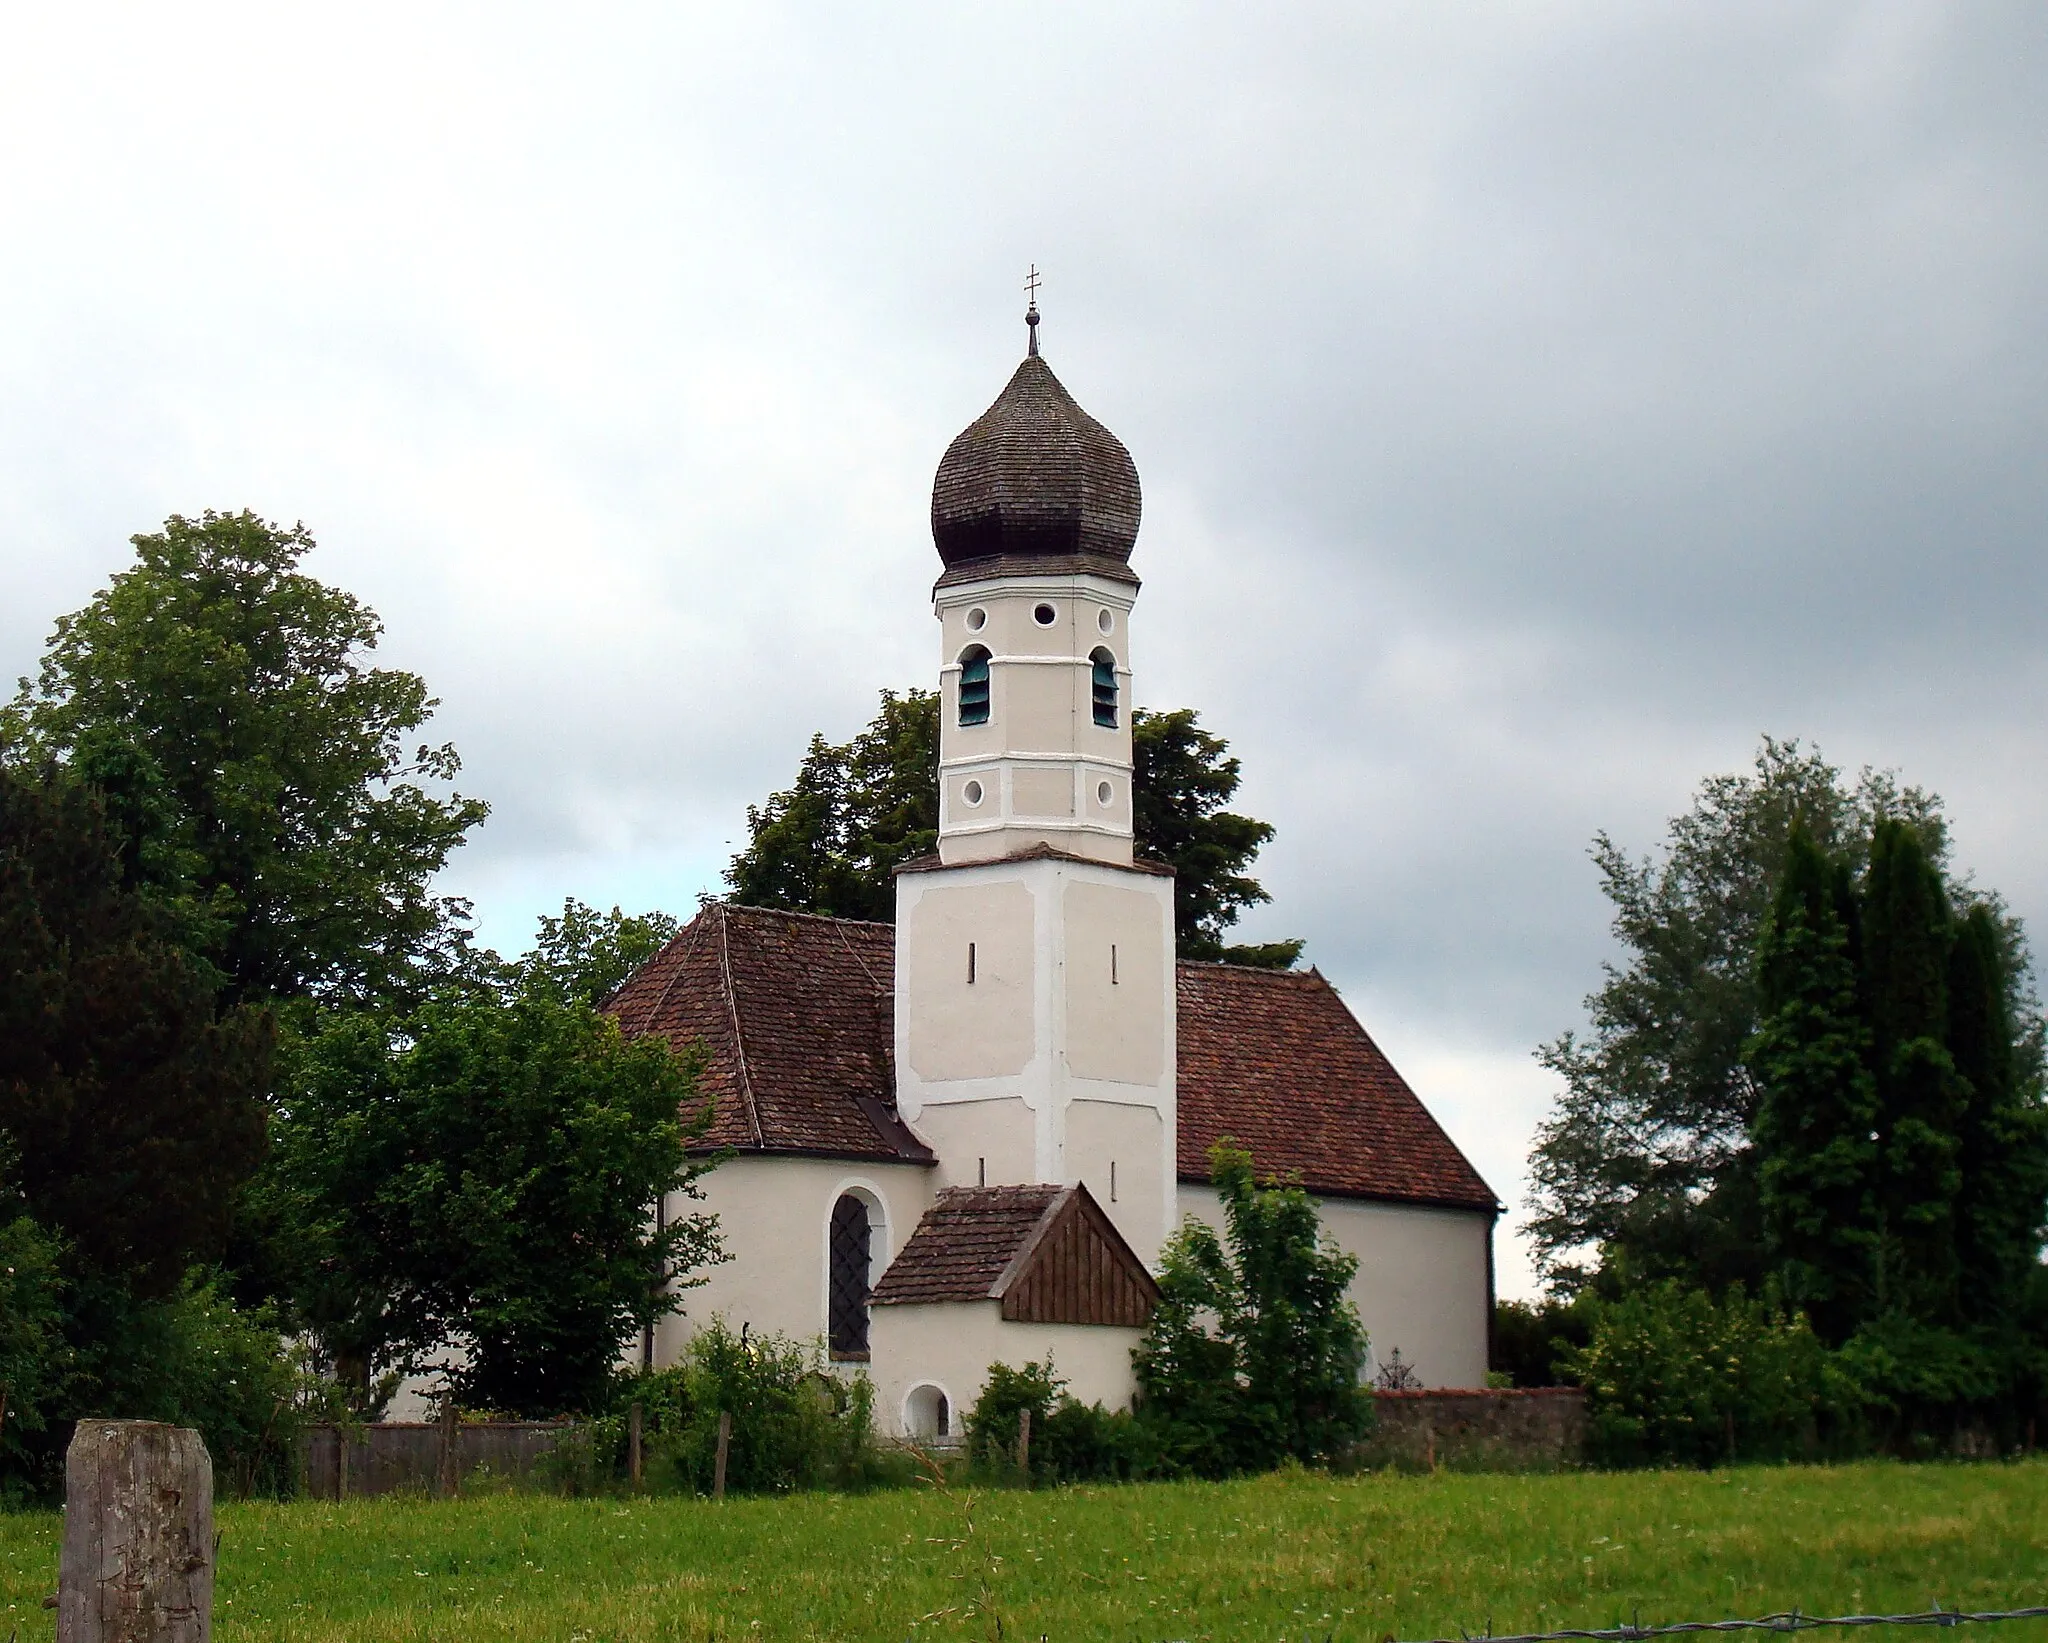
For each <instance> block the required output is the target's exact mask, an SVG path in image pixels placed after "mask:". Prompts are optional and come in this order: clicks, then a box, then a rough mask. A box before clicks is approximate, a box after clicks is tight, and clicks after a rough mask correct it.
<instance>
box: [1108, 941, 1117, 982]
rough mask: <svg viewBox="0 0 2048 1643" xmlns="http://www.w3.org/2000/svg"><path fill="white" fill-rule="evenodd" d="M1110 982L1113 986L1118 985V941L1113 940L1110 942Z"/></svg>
mask: <svg viewBox="0 0 2048 1643" xmlns="http://www.w3.org/2000/svg"><path fill="white" fill-rule="evenodd" d="M1109 984H1110V985H1111V986H1112V987H1114V986H1116V985H1118V983H1117V979H1116V943H1115V942H1113V941H1112V942H1111V943H1110V944H1109Z"/></svg>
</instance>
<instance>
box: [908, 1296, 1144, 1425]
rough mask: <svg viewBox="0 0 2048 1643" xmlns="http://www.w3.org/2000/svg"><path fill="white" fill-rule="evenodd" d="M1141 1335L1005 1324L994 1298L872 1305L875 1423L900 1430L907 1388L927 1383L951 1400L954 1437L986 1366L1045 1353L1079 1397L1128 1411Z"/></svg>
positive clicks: (1037, 1359) (1102, 1328)
mask: <svg viewBox="0 0 2048 1643" xmlns="http://www.w3.org/2000/svg"><path fill="white" fill-rule="evenodd" d="M1143 1335H1144V1331H1143V1330H1141V1329H1118V1328H1112V1327H1109V1326H1106V1325H1099V1324H1027V1323H1005V1322H1004V1321H1003V1316H1002V1303H1001V1302H999V1301H951V1302H944V1303H937V1304H933V1305H928V1306H878V1307H876V1308H875V1309H874V1318H873V1323H872V1324H871V1325H870V1340H871V1342H872V1344H873V1347H874V1362H873V1363H872V1364H871V1365H870V1367H869V1374H870V1375H871V1376H872V1377H873V1379H874V1382H875V1424H876V1426H877V1427H878V1428H879V1429H880V1430H881V1431H882V1432H884V1433H886V1434H889V1435H892V1436H899V1437H900V1436H907V1435H908V1432H909V1427H908V1425H907V1424H906V1421H905V1416H904V1406H905V1402H906V1400H907V1399H908V1397H909V1395H910V1392H911V1390H912V1388H914V1387H917V1386H922V1385H934V1386H937V1387H938V1388H939V1390H940V1391H942V1392H944V1393H945V1394H946V1400H947V1402H948V1403H949V1404H950V1405H951V1406H952V1417H953V1435H954V1436H955V1437H957V1436H958V1435H959V1432H960V1428H961V1425H962V1423H963V1422H964V1421H965V1420H966V1417H967V1411H968V1410H970V1409H972V1408H973V1407H974V1400H975V1399H976V1398H978V1397H980V1396H981V1389H982V1386H983V1385H984V1383H986V1381H987V1379H988V1367H989V1365H990V1364H993V1363H1003V1364H1008V1365H1010V1367H1012V1368H1013V1369H1014V1368H1018V1367H1021V1366H1022V1365H1024V1364H1027V1363H1043V1362H1044V1361H1045V1359H1046V1358H1047V1357H1048V1356H1050V1357H1051V1358H1052V1361H1053V1367H1054V1369H1055V1370H1056V1371H1057V1372H1058V1373H1059V1374H1060V1375H1061V1376H1062V1377H1063V1378H1064V1379H1065V1380H1066V1382H1067V1390H1068V1392H1070V1393H1071V1394H1072V1395H1073V1396H1075V1397H1077V1398H1079V1399H1080V1400H1081V1401H1082V1402H1083V1403H1100V1404H1104V1405H1106V1406H1107V1407H1109V1408H1111V1409H1127V1408H1129V1407H1130V1403H1131V1394H1132V1393H1133V1392H1134V1391H1135V1390H1136V1389H1137V1382H1136V1379H1135V1378H1134V1377H1133V1375H1132V1373H1131V1349H1132V1348H1133V1347H1134V1346H1136V1345H1137V1344H1138V1341H1139V1340H1140V1338H1141V1337H1142V1336H1143Z"/></svg>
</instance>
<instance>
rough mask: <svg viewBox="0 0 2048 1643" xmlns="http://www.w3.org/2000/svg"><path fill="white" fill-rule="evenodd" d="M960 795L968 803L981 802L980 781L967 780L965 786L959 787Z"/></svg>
mask: <svg viewBox="0 0 2048 1643" xmlns="http://www.w3.org/2000/svg"><path fill="white" fill-rule="evenodd" d="M960 797H961V798H963V799H965V800H966V801H967V802H968V803H969V804H979V803H981V783H980V782H969V783H968V784H967V785H966V786H965V787H963V788H961V789H960Z"/></svg>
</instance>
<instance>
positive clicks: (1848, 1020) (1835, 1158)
mask: <svg viewBox="0 0 2048 1643" xmlns="http://www.w3.org/2000/svg"><path fill="white" fill-rule="evenodd" d="M1853 919H1854V897H1853V893H1852V891H1851V889H1850V886H1849V878H1848V869H1847V867H1846V866H1845V865H1843V864H1841V863H1838V862H1831V861H1830V860H1829V859H1828V857H1827V856H1826V855H1825V854H1824V853H1823V851H1822V850H1821V848H1820V846H1819V845H1818V844H1816V843H1815V842H1814V839H1813V836H1812V835H1811V834H1810V833H1809V832H1808V831H1807V829H1806V826H1805V824H1804V822H1803V821H1795V822H1794V824H1793V827H1792V835H1791V839H1790V841H1789V842H1788V845H1787V848H1786V855H1785V866H1784V870H1783V872H1782V874H1781V875H1780V877H1779V882H1778V890H1777V896H1776V899H1775V901H1774V904H1773V906H1772V908H1771V912H1770V914H1769V916H1768V917H1767V918H1766V920H1765V922H1764V927H1763V931H1762V935H1761V937H1760V940H1759V942H1758V948H1757V983H1758V993H1759V1002H1760V1007H1761V1008H1760V1013H1761V1020H1760V1024H1759V1027H1758V1030H1757V1033H1756V1036H1755V1037H1754V1038H1753V1039H1752V1040H1751V1041H1750V1046H1749V1054H1748V1060H1749V1064H1750V1068H1751V1070H1752V1072H1753V1073H1754V1074H1755V1076H1756V1079H1757V1083H1758V1085H1759V1086H1760V1089H1761V1096H1760V1099H1759V1102H1758V1106H1757V1113H1756V1118H1755V1120H1754V1122H1753V1124H1752V1126H1751V1136H1752V1138H1753V1140H1754V1142H1755V1145H1756V1151H1757V1157H1758V1159H1759V1164H1758V1181H1759V1195H1760V1199H1761V1207H1762V1210H1763V1218H1764V1235H1765V1238H1766V1241H1767V1243H1768V1246H1769V1248H1770V1251H1771V1254H1772V1256H1773V1257H1774V1259H1775V1271H1776V1274H1777V1277H1778V1280H1779V1282H1780V1284H1781V1285H1782V1287H1783V1290H1784V1294H1785V1298H1786V1300H1787V1301H1789V1302H1790V1303H1792V1304H1793V1305H1795V1306H1801V1307H1804V1308H1805V1309H1806V1311H1807V1313H1808V1315H1809V1316H1810V1317H1811V1318H1812V1319H1813V1321H1814V1325H1815V1327H1816V1329H1817V1330H1818V1331H1819V1332H1820V1333H1821V1335H1822V1336H1823V1337H1824V1338H1826V1339H1829V1340H1835V1341H1839V1340H1842V1339H1844V1338H1845V1337H1846V1336H1848V1335H1849V1334H1851V1333H1852V1332H1853V1331H1854V1330H1855V1328H1856V1325H1857V1324H1858V1323H1859V1322H1860V1321H1862V1319H1863V1318H1864V1317H1865V1316H1866V1315H1867V1314H1868V1313H1869V1311H1870V1310H1871V1307H1872V1304H1873V1301H1874V1297H1875V1290H1876V1284H1877V1262H1878V1255H1879V1248H1880V1242H1881V1238H1880V1222H1879V1217H1878V1195H1877V1185H1878V1183H1877V1164H1878V1148H1877V1143H1876V1141H1875V1140H1874V1139H1873V1138H1872V1136H1873V1131H1874V1129H1875V1127H1876V1123H1877V1091H1876V1086H1875V1083H1874V1080H1873V1079H1872V1077H1871V1073H1870V1068H1869V1066H1868V1051H1869V1030H1868V1028H1867V1026H1866V1025H1865V1023H1864V1020H1863V1017H1862V1012H1861V1008H1860V1003H1859V1000H1858V997H1857V983H1858V976H1857V962H1856V954H1855V950H1854V942H1853V934H1854V924H1853Z"/></svg>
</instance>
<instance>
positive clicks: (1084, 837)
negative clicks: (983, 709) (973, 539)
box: [934, 575, 1134, 863]
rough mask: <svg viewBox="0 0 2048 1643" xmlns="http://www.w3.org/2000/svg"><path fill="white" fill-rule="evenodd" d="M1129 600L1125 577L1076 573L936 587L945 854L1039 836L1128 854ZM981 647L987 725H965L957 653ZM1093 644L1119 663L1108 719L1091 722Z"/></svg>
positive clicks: (1097, 851) (965, 857) (1104, 855)
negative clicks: (1112, 719) (1042, 619)
mask: <svg viewBox="0 0 2048 1643" xmlns="http://www.w3.org/2000/svg"><path fill="white" fill-rule="evenodd" d="M1133 597H1134V590H1133V589H1132V588H1131V587H1130V586H1129V585H1128V584H1125V583H1120V582H1112V581H1108V580H1106V579H1103V578H1099V577H1092V576H1085V575H1084V576H1024V577H1016V576H1008V577H1004V576H999V577H991V578H989V579H988V580H986V581H983V582H976V583H973V584H971V585H968V586H963V587H951V588H947V589H944V590H943V591H942V592H941V593H940V594H939V595H938V597H937V599H936V600H935V602H934V609H935V613H936V614H937V616H938V618H939V623H940V651H941V667H940V677H939V696H940V703H941V709H940V721H939V724H940V729H939V767H940V771H941V774H942V780H941V783H940V811H939V853H940V855H941V856H943V857H944V858H945V860H946V861H947V862H949V863H957V862H969V861H993V860H999V859H1001V858H1003V857H1005V856H1009V855H1014V854H1016V853H1017V852H1019V851H1021V850H1023V849H1026V848H1028V847H1030V846H1031V845H1034V844H1040V843H1050V844H1054V845H1057V846H1058V847H1060V848H1061V849H1065V850H1070V851H1073V852H1075V853H1076V854H1079V855H1085V856H1089V857H1092V858H1094V859H1097V860H1101V861H1111V862H1119V863H1123V862H1128V861H1130V859H1131V849H1132V846H1131V793H1130V773H1131V726H1130V705H1131V671H1130V636H1129V627H1130V614H1131V602H1132V599H1133ZM1041 607H1047V608H1050V609H1051V610H1052V611H1053V613H1054V615H1053V620H1052V622H1051V623H1050V624H1040V623H1039V622H1038V621H1036V620H1035V618H1034V615H1033V613H1034V612H1035V611H1036V610H1038V609H1040V608H1041ZM975 619H978V624H979V625H973V626H971V625H970V622H971V621H973V620H975ZM976 647H979V648H981V649H984V650H986V651H988V652H989V720H988V722H987V723H986V724H981V725H962V724H961V723H960V722H959V717H960V716H959V686H960V665H961V664H960V658H961V657H962V656H963V655H964V654H966V653H967V651H969V650H970V649H972V648H976ZM1097 650H1106V651H1107V652H1108V653H1109V654H1110V655H1111V656H1113V657H1114V658H1115V659H1116V669H1117V685H1118V689H1117V722H1116V724H1115V725H1113V726H1103V725H1098V724H1096V723H1095V718H1094V712H1093V707H1092V682H1091V681H1092V668H1093V657H1094V653H1095V652H1096V651H1097ZM970 778H971V779H973V780H974V781H976V782H978V783H979V784H980V787H981V791H982V798H981V801H980V802H979V803H978V804H972V805H970V804H968V803H967V802H966V784H967V781H968V780H969V779H970ZM1105 785H1106V786H1107V788H1108V797H1107V799H1106V800H1105V799H1104V798H1102V797H1101V796H1100V795H1101V790H1102V789H1103V788H1104V786H1105Z"/></svg>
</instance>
